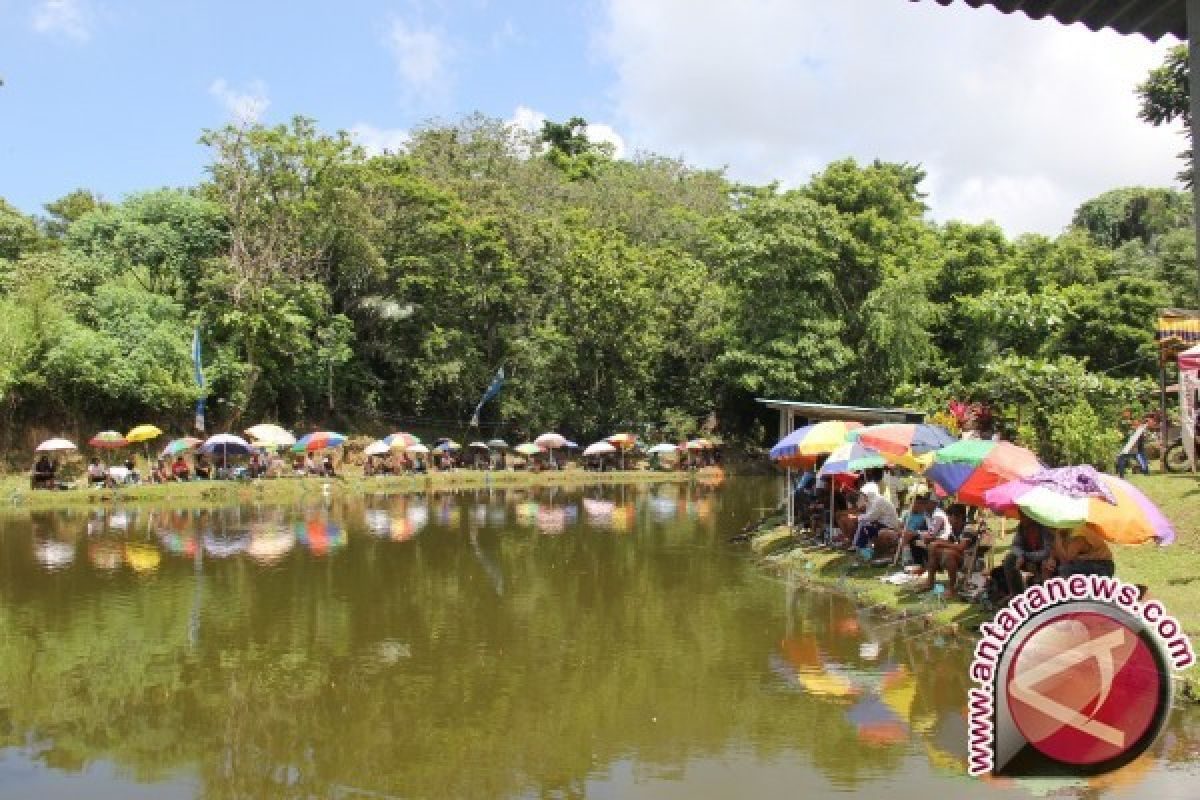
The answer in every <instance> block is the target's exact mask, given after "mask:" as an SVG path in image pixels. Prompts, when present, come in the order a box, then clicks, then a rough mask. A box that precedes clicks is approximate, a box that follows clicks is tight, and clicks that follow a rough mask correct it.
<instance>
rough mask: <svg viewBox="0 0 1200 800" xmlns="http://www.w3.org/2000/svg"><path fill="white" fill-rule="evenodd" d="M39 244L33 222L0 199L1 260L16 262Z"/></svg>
mask: <svg viewBox="0 0 1200 800" xmlns="http://www.w3.org/2000/svg"><path fill="white" fill-rule="evenodd" d="M37 244H38V235H37V226H36V225H35V224H34V222H33V220H32V219H30V218H29V217H27V216H25V215H24V214H22V213H21V212H20V211H18V210H17V209H15V208H13V207H12V206H11V205H9V204H8V203H7V202H6V201H5V200H4V199H3V198H0V258H7V259H10V260H14V261H15V260H16V259H17V258H19V257H20V256H21V254H22V253H24V252H27V251H29V250H31V249H33V248H35V247H36V246H37Z"/></svg>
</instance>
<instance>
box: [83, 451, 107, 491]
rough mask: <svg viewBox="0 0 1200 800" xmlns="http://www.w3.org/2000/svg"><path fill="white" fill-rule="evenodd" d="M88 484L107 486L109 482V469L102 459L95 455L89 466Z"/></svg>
mask: <svg viewBox="0 0 1200 800" xmlns="http://www.w3.org/2000/svg"><path fill="white" fill-rule="evenodd" d="M87 478H88V486H95V485H96V484H100V485H102V486H106V485H108V483H109V480H108V470H106V469H105V468H104V465H103V464H101V463H100V459H98V458H95V457H93V458H92V460H91V462H90V463H89V464H88V467H87Z"/></svg>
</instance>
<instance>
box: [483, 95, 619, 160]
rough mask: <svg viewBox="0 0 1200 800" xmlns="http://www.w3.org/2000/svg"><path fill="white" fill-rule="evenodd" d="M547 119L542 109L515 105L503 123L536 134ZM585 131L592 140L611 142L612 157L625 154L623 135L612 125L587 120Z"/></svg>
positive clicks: (540, 130)
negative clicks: (510, 114) (514, 108)
mask: <svg viewBox="0 0 1200 800" xmlns="http://www.w3.org/2000/svg"><path fill="white" fill-rule="evenodd" d="M547 119H548V117H547V116H546V114H545V113H544V112H542V111H537V110H536V109H532V108H530V107H529V106H517V108H516V110H515V111H513V113H512V116H511V117H509V118H508V119H506V120H505V124H506V125H509V126H511V127H514V128H519V129H521V130H523V131H527V132H528V133H530V134H533V135H537V134H540V133H541V132H542V124H543V123H545V121H546V120H547ZM586 133H587V137H588V139H590V140H591V141H593V142H607V143H608V144H611V145H612V146H613V157H614V158H623V157H624V156H625V137H623V136H621V134H619V133H617V131H616V129H615V128H613V126H611V125H608V124H606V123H603V122H589V123H588V126H587V131H586Z"/></svg>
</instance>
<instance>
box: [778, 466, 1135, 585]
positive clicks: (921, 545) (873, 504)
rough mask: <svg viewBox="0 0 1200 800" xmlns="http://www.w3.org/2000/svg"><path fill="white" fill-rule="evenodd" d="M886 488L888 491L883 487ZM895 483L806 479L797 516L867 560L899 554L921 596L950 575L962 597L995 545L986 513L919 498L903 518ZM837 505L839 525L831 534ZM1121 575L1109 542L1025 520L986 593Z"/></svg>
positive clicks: (881, 476) (929, 496) (883, 477)
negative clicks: (965, 581)
mask: <svg viewBox="0 0 1200 800" xmlns="http://www.w3.org/2000/svg"><path fill="white" fill-rule="evenodd" d="M881 487H882V488H881ZM895 487H896V482H895V480H894V476H893V475H892V474H891V473H890V470H868V471H867V472H866V473H864V475H863V477H862V478H861V479H860V478H858V477H857V476H851V475H845V476H842V475H835V476H826V477H822V478H821V479H819V480H818V479H816V477H815V473H810V474H809V476H808V479H807V480H806V478H805V477H802V478H801V480H800V481H799V482H798V484H797V487H796V490H795V491H794V493H793V498H794V502H796V503H797V505H798V507H797V509H796V511H797V518H798V519H802V520H803V519H807V520H808V521H809V524H810V530H812V531H826V532H827V535H826V536H825V537H822V538H824V540H825V541H826V543H827V544H829V545H830V546H833V547H841V548H843V549H846V550H848V551H851V552H859V553H861V554H862V555H863V556H864V557H866V558H867V559H871V558H873V557H875V556H876V555H877V554H886V553H891V554H892V559H891V561H892V563H893V564H897V563H898V564H899V565H900V566H902V567H904V568H905V569H906V571H908V572H911V573H913V574H916V575H919V576H922V578H921V579H920V580H919V582H918V584H917V588H918V590H919V591H931V590H933V588H934V586H935V585H936V581H937V576H938V573H939V572H941V571H945V573H946V576H947V583H946V596H947V597H949V598H955V597H957V596H958V586H959V576H960V575H962V574H963V573H964V572H966V573H967V574H968V575H969V574H973V573H974V572H975V570H976V569H977V568H978V566H979V565H980V564H981V563H982V562H981V561H980V559H982V558H983V557H984V556H986V555H987V553H988V551H989V550H990V549H991V547H992V538H991V534H990V532H989V530H988V528H987V524H986V521H985V520H984V519H983V516H982V515H977V516H976V518H975V519H973V520H972V512H973V509H968V507H967V506H965V505H963V504H961V503H952V504H949V505H946V504H944V503H943V502H942V501H941V500H939V499H938V497H937V496H936V495H934V494H933V493H923V494H919V495H917V496H916V497H914V498H913V499H912V501H911V503H910V509H909V511H907V512H906V513H904V514H900V513H899V512H898V511H897V503H896V500H895V499H893V498H895V497H896V495H897V492H896V488H895ZM830 503H832V504H833V506H832V508H833V514H832V519H833V522H834V524H833V526H832V527H831V528H828V529H827V528H826V525H827V524H828V521H829V519H830ZM1114 571H1115V565H1114V563H1113V557H1112V551H1111V550H1110V549H1109V547H1108V544H1107V542H1105V541H1104V539H1103V537H1101V536H1100V535H1098V534H1097V533H1096V532H1095V531H1093V530H1092V529H1091V528H1089V527H1087V526H1083V527H1080V528H1076V529H1073V530H1052V529H1050V528H1047V527H1046V526H1044V525H1042V524H1040V523H1039V522H1037V521H1036V520H1034V519H1031V518H1030V517H1027V516H1025V515H1024V514H1023V513H1022V514H1021V516H1020V518H1019V520H1018V524H1017V528H1016V531H1015V532H1014V533H1013V539H1012V544H1011V546H1010V548H1009V551H1008V553H1007V554H1006V555H1005V557H1004V560H1003V562H1002V563H1001V565H1000V566H997V567H995V568H994V569H992V570H990V572H989V573H988V574H987V577H986V581H985V584H984V587H985V589H986V591H987V593H988V595H989V597H990V598H991V599H992V600H993V601H994V602H997V603H1004V602H1007V600H1008V599H1009V598H1011V597H1013V596H1014V595H1017V594H1020V593H1021V592H1023V591H1024V590H1025V589H1026V588H1027V586H1028V585H1030V584H1033V583H1040V582H1041V581H1043V580H1046V579H1047V578H1050V577H1053V576H1056V575H1057V576H1060V577H1067V576H1070V575H1106V576H1110V577H1111V576H1112V575H1113V574H1114Z"/></svg>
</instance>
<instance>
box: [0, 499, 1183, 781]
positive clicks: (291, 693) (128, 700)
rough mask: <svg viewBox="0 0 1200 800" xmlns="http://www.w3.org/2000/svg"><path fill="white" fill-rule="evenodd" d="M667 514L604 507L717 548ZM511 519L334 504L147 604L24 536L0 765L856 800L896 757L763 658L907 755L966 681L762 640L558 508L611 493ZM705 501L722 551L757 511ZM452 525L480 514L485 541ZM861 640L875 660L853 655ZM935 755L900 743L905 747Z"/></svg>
mask: <svg viewBox="0 0 1200 800" xmlns="http://www.w3.org/2000/svg"><path fill="white" fill-rule="evenodd" d="M666 488H668V487H655V488H654V489H653V490H651V491H643V492H634V491H627V493H626V498H625V501H624V502H625V503H626V504H630V505H633V506H634V508H635V509H636V515H637V516H636V518H637V520H638V521H639V522H640V523H648V522H650V523H653V526H654V528H653V530H659V529H661V530H662V541H664V542H666V543H668V544H669V543H670V542H672V541H675V540H676V539H677V538H684V537H695V536H696V534H697V532H701V531H705V530H710V531H712V532H715V533H720V531H719V530H717V529H716V528H706V527H701V528H697V527H696V526H697V525H701V524H703V525H709V524H710V523H708V522H705V521H702V520H696V519H693V518H691V517H689V516H687V515H686V514H683V515H680V516H677V517H675V519H674V522H672V521H670V520H660V519H659V518H658V515H657V513H656V510H655V506H654V505H652V501H653V500H654V498H655V497H667V498H671V499H673V500H674V501H675V502H676V503H677V504H682V505H683V506H684V507H686V504H687V503H688V502H689V499H690V498H695V497H696V496H697V495H696V494H695V493H694V492H695V490H694V489H692V487H688V486H686V485H685V486H680V487H669V488H670V489H672V491H663V489H666ZM509 494H510V495H512V496H501V495H499V494H498V493H493V494H490V495H488V494H479V493H459V494H453V493H450V494H447V496H446V497H434V496H425V495H417V496H400V495H396V496H387V497H375V496H371V497H364V498H357V499H354V500H352V501H350V502H347V503H345V504H335V505H334V507H333V508H332V509H331V510H330V511H329V512H328V513H329V514H331V515H332V521H333V522H334V523H336V524H337V525H340V526H341V528H342V529H343V530H345V531H347V532H348V541H349V544H348V546H346V547H344V548H343V549H341V550H339V551H336V552H330V553H328V554H327V555H324V556H315V555H313V554H311V553H310V552H308V551H306V550H304V549H303V547H301V546H300V545H299V544H297V546H296V547H295V548H294V549H292V550H291V551H290V552H289V553H288V554H287V555H286V556H284V557H283V559H282V560H280V561H278V562H277V563H274V564H271V565H262V564H259V563H258V562H256V561H254V560H253V559H252V558H251V557H250V555H249V554H238V555H234V556H231V557H229V558H226V559H215V558H214V559H208V558H205V559H204V561H203V572H202V573H201V576H200V577H198V576H197V573H196V572H195V571H194V570H195V561H194V560H193V558H192V557H191V556H189V555H187V554H186V552H185V551H184V550H182V549H181V550H180V551H179V553H176V552H173V551H171V550H170V549H168V548H166V547H165V546H164V549H163V559H162V563H161V564H160V566H159V567H158V570H157V572H156V573H155V574H154V576H153V578H152V579H149V580H147V579H145V578H139V577H138V576H136V575H134V574H133V572H132V570H128V569H124V570H118V571H116V572H115V573H101V572H99V571H97V570H95V569H92V568H90V567H88V566H87V564H86V562H84V561H77V562H76V563H75V564H74V565H72V566H71V567H70V568H68V569H66V570H62V571H59V572H56V573H55V574H53V575H47V574H46V573H45V572H44V571H41V570H40V569H39V568H38V567H36V565H35V563H34V561H33V556H32V551H31V548H30V540H31V535H26V534H31V533H32V532H31V531H28V530H21V529H19V528H18V529H15V530H9V531H8V535H6V536H3V537H0V576H3V582H2V583H0V626H3V630H4V631H5V632H6V635H5V636H4V637H0V708H3V709H5V712H4V717H3V719H4V722H5V724H4V725H3V726H0V736H2V737H3V739H2V740H0V745H7V746H22V745H23V744H24V743H25V742H26V737H27V736H28V735H30V734H31V733H32V734H33V735H34V737H35V738H36V739H37V740H38V741H40V742H42V743H43V745H42V746H41V747H42V749H41V750H40V755H39V756H38V757H39V758H40V759H41V760H42V761H43V762H45V763H47V764H54V765H59V766H63V767H65V768H68V769H79V768H81V767H82V766H83V765H85V764H86V763H87V762H89V761H92V760H95V759H100V758H106V759H111V760H112V761H114V762H115V763H116V764H117V765H119V767H120V768H121V769H123V770H128V771H129V772H130V773H132V774H133V775H134V776H136V777H137V778H138V779H141V780H152V779H157V778H165V777H168V776H170V775H172V774H174V773H177V772H179V771H184V772H190V771H192V770H195V771H196V772H197V773H198V775H199V778H200V783H201V785H202V786H203V791H204V794H205V795H206V796H208V797H214V798H218V797H245V796H251V797H308V796H330V795H332V794H334V793H335V790H336V788H337V787H361V788H364V789H369V790H371V791H373V792H381V793H384V794H394V795H398V796H425V797H499V796H505V795H512V794H517V793H522V792H526V793H544V794H555V793H560V792H561V793H571V792H574V793H576V794H580V793H582V791H583V790H582V787H583V786H584V785H585V782H586V781H587V780H588V779H589V777H594V776H596V775H597V774H603V771H604V769H605V768H606V765H610V764H613V763H616V762H619V761H624V760H631V761H632V762H634V764H635V767H636V768H637V769H639V770H642V771H643V773H645V774H671V773H672V772H673V771H677V770H679V769H680V768H681V767H682V766H683V765H685V764H686V763H687V762H688V761H689V760H691V759H699V758H704V757H707V756H713V757H718V756H721V755H722V754H724V753H726V752H727V751H728V750H730V749H738V750H745V751H750V752H753V753H755V754H756V756H758V757H760V758H763V759H771V758H776V757H780V758H788V759H808V760H811V762H812V763H813V764H814V765H815V766H816V767H817V768H818V769H820V770H821V771H822V772H824V773H825V774H826V775H827V776H829V777H830V778H831V780H833V781H834V782H835V783H837V784H839V785H843V786H857V785H861V784H862V783H863V782H864V781H867V780H875V779H882V777H883V776H885V775H886V774H887V773H889V772H890V771H892V770H895V769H899V768H900V766H901V759H902V757H903V754H904V752H905V748H904V745H891V744H886V743H885V744H869V743H868V744H866V745H864V742H863V739H862V738H861V731H860V726H859V725H858V724H857V723H856V722H855V721H854V720H853V719H851V718H850V717H848V713H849V711H850V710H851V709H852V708H853V707H854V705H855V703H856V698H845V699H842V698H836V697H826V696H818V695H814V694H811V693H808V692H804V691H799V692H788V691H784V690H783V685H782V684H781V683H780V681H779V680H778V679H777V678H776V677H775V676H774V675H773V674H772V673H771V671H770V668H769V664H768V659H769V658H770V657H771V656H772V655H774V656H776V657H781V658H785V660H786V652H785V650H784V649H783V648H782V647H781V637H782V638H785V639H792V640H795V641H808V640H806V639H804V638H803V637H810V638H811V641H812V642H813V643H814V644H815V645H816V647H815V652H816V653H817V654H818V657H819V658H821V659H824V662H825V663H827V664H829V665H833V666H834V667H835V668H841V669H843V670H845V674H848V675H851V676H852V677H853V675H854V674H855V672H856V671H857V672H861V673H870V672H871V671H872V670H874V671H875V672H876V673H881V672H882V671H884V669H885V667H888V665H895V666H903V667H904V668H906V669H907V670H908V671H909V673H911V675H910V678H911V680H912V681H913V682H914V684H915V691H914V692H913V699H912V703H911V717H910V720H909V722H910V724H911V725H913V726H914V729H915V726H916V725H917V724H918V722H914V721H913V720H920V719H925V718H929V717H931V716H933V717H938V718H940V717H939V715H942V714H943V713H944V711H945V709H947V708H948V707H951V706H953V705H954V704H955V703H958V704H959V705H961V701H962V697H963V696H964V692H965V681H966V670H965V666H964V663H963V661H962V660H961V658H951V659H947V658H944V657H942V656H944V650H945V647H944V646H939V644H938V643H937V642H936V640H934V639H933V638H931V637H923V636H909V637H902V636H899V635H898V634H897V632H896V629H894V628H890V627H888V626H886V625H881V624H880V622H879V621H877V620H874V619H872V618H867V617H863V616H862V615H861V614H859V613H858V612H856V611H855V610H854V608H853V607H852V606H850V605H849V604H848V603H846V601H844V600H842V599H840V598H837V597H836V596H833V595H821V594H815V593H806V594H801V595H799V596H797V599H796V603H797V605H798V607H797V608H796V609H795V610H794V612H793V613H792V614H790V615H789V616H788V619H789V622H788V625H790V628H787V629H785V626H784V623H783V622H782V621H781V619H780V612H781V608H780V606H781V603H780V600H781V597H780V592H779V589H778V587H777V586H776V585H774V584H772V583H771V582H769V581H766V580H763V581H752V582H750V583H747V582H746V580H745V574H746V569H747V564H746V563H745V559H744V556H743V555H742V554H740V553H731V552H730V551H728V550H726V549H725V546H724V543H723V541H722V540H721V539H720V538H716V537H714V541H713V546H714V547H718V548H721V549H719V550H718V551H717V552H716V553H715V554H713V555H712V556H708V555H703V556H693V555H683V554H681V551H679V550H677V549H672V548H671V547H670V546H663V547H660V546H657V545H656V544H655V543H654V539H655V536H657V534H654V533H646V531H650V530H651V529H649V528H645V527H644V525H643V527H639V528H638V529H637V531H636V532H635V533H634V535H633V536H629V537H620V536H610V535H607V534H606V533H604V532H603V531H601V530H595V529H593V528H589V527H587V525H588V518H587V515H586V513H585V512H584V511H583V510H582V507H583V504H582V501H583V500H584V499H585V498H593V499H600V500H605V499H607V500H609V501H610V502H613V503H619V502H621V497H620V493H619V492H610V491H600V492H596V491H594V490H590V489H589V490H583V491H578V490H561V491H560V492H559V493H557V494H556V495H555V496H554V497H553V498H552V500H551V499H550V498H548V497H547V496H546V495H544V494H539V493H536V492H523V493H520V494H519V495H518V494H517V493H509ZM705 496H707V497H709V498H710V499H711V502H712V503H713V506H714V510H713V512H712V513H713V518H714V520H716V519H722V518H723V519H726V520H728V522H727V523H726V524H727V526H728V527H729V529H730V530H733V529H736V527H735V526H740V523H741V522H744V520H745V519H748V518H749V517H750V515H751V514H752V513H753V509H754V507H755V506H756V505H761V503H760V502H758V500H759V498H758V497H752V496H748V495H746V496H735V495H732V493H731V494H728V495H723V494H712V493H711V492H710V493H709V494H708V495H705ZM443 500H448V501H449V502H451V503H455V504H457V505H458V507H459V509H460V511H461V513H459V514H457V515H447V517H446V519H447V521H448V522H449V523H450V525H449V526H443V525H441V523H440V521H439V513H438V512H437V511H435V510H433V509H436V508H437V506H438V503H441V502H443ZM524 502H538V503H539V504H540V503H550V502H553V503H554V504H555V507H559V508H564V507H568V506H570V505H574V506H575V507H576V508H579V509H581V510H580V511H579V512H578V518H577V520H576V521H575V522H573V523H572V522H569V523H568V524H567V532H566V534H565V535H561V536H555V537H542V536H537V535H533V532H532V530H522V529H520V528H518V527H514V525H513V519H514V517H513V515H514V513H515V507H516V505H517V504H519V503H524ZM476 503H484V504H485V505H486V508H487V514H486V515H485V516H484V517H482V518H481V517H480V516H479V515H477V514H475V513H472V512H473V508H474V504H476ZM415 507H419V508H425V509H426V510H427V513H428V517H427V523H426V528H425V530H424V531H423V532H422V533H421V534H420V535H419V536H416V537H413V538H408V539H405V540H403V541H394V540H393V537H392V535H391V533H392V530H393V528H392V524H391V522H392V521H393V520H395V519H397V518H400V519H404V520H408V519H409V512H410V510H411V509H412V508H415ZM495 509H502V510H504V512H505V517H504V520H505V522H504V524H500V525H491V524H488V525H484V524H482V523H481V519H483V520H486V521H488V522H490V521H491V520H493V519H498V518H499V517H498V515H494V514H493V513H492V512H493V511H494V510H495ZM303 511H307V509H294V510H289V511H288V512H287V514H286V515H285V514H283V513H282V512H281V511H280V510H278V509H273V508H271V507H264V508H255V507H246V508H244V509H241V510H240V511H237V512H236V513H235V512H232V511H211V510H208V511H203V512H201V511H197V512H187V513H186V514H182V513H180V514H176V513H175V512H170V513H161V514H158V515H157V516H156V517H154V518H153V520H150V519H148V518H147V516H146V515H142V517H141V518H139V520H137V521H136V522H132V523H131V527H130V530H129V531H128V533H127V534H126V535H127V536H128V537H133V538H135V539H138V540H139V541H141V538H139V537H146V540H147V541H151V542H154V541H159V542H161V541H164V539H165V538H166V537H168V536H177V537H180V538H181V539H186V538H187V537H197V536H200V537H202V536H203V534H204V532H205V531H212V532H214V535H218V534H219V535H225V536H229V535H237V532H238V531H246V532H249V533H250V535H251V536H253V533H254V531H256V530H258V529H259V528H260V527H264V526H265V527H267V528H270V527H271V526H282V527H285V528H286V527H287V526H288V525H291V524H294V523H295V522H296V521H297V520H301V521H303V520H306V519H307V517H306V516H305V515H304V513H301V512H303ZM368 512H383V513H384V514H386V520H387V524H386V525H382V523H381V520H383V519H385V517H381V516H379V515H378V514H372V515H369V514H368ZM320 513H326V512H325V511H324V510H323V509H322V510H320ZM319 518H320V517H319V516H318V519H319ZM85 523H86V516H80V517H76V518H74V519H70V520H62V521H60V522H59V523H58V524H59V531H58V532H57V533H56V534H55V536H57V537H58V539H57V540H59V541H69V540H70V537H71V536H75V537H76V546H79V547H81V546H83V543H84V542H85V541H87V537H86V533H84V531H85ZM711 524H713V525H716V524H717V523H716V522H713V523H711ZM368 525H370V528H368ZM673 525H674V527H672V526H673ZM40 529H41V524H40V523H39V530H40ZM381 530H386V531H387V534H386V535H384V534H382V533H380V531H381ZM72 531H74V533H72ZM160 533H163V534H164V535H163V536H160V535H159V534H160ZM45 535H49V534H45ZM106 537H112V538H115V535H114V534H108V533H106V534H103V535H102V536H101V537H100V538H106ZM639 537H643V538H645V539H646V541H642V540H641V539H639ZM200 580H202V581H203V586H204V590H203V592H202V593H199V594H197V591H196V589H197V586H198V585H199V581H200ZM498 586H500V587H501V588H500V589H498V588H497V587H498ZM735 586H736V587H737V588H736V590H731V587H735ZM197 602H199V608H198V610H197V609H196V604H197ZM197 613H198V616H199V620H200V623H201V624H200V626H199V629H198V632H197V635H196V636H195V640H194V643H189V627H190V625H191V623H192V621H193V618H194V616H195V615H196V614H197ZM867 641H872V642H877V643H878V644H879V651H878V655H877V656H871V655H870V653H869V652H868V656H869V657H868V656H864V651H863V650H862V649H861V645H862V644H863V643H864V642H867ZM804 646H805V647H807V646H808V645H807V644H806V645H804ZM793 655H794V657H795V659H796V662H797V663H805V661H804V660H805V659H806V658H809V656H807V655H805V654H804V652H799V651H798V652H797V653H795V654H793ZM788 666H789V668H792V669H793V670H794V669H795V664H794V663H792V662H788ZM871 680H874V681H875V682H876V683H875V684H872V685H869V686H867V687H866V690H867V691H873V692H875V693H876V694H877V695H878V696H880V697H883V692H885V691H887V687H885V686H884V685H883V679H882V678H879V677H875V678H872V679H871ZM869 722H870V720H868V723H869ZM1173 730H1174V728H1173ZM1180 730H1182V731H1183V733H1187V731H1186V730H1185V729H1180ZM937 734H938V731H937V730H934V729H931V730H930V731H929V732H928V733H921V732H918V736H919V737H924V738H921V741H926V740H929V741H935V740H936V737H937ZM1180 735H1181V736H1182V734H1180ZM1176 741H1180V740H1178V739H1177V740H1176ZM1176 747H1177V748H1178V749H1180V751H1181V752H1182V750H1183V747H1182V745H1178V744H1177V745H1176ZM864 748H866V749H864ZM879 785H882V784H879ZM347 794H348V796H354V794H353V792H351V791H347Z"/></svg>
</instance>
